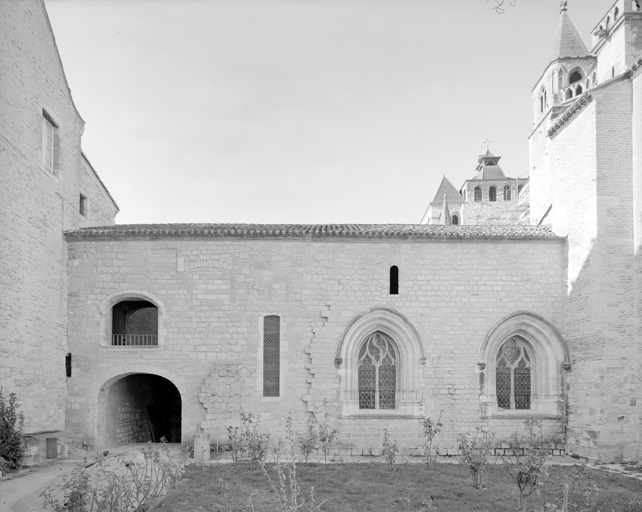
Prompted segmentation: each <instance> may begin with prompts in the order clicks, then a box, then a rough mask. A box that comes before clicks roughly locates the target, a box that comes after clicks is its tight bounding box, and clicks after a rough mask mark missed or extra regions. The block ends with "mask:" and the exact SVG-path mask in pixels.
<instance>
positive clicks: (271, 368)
mask: <svg viewBox="0 0 642 512" xmlns="http://www.w3.org/2000/svg"><path fill="white" fill-rule="evenodd" d="M280 374H281V319H280V318H279V317H278V316H266V317H264V318H263V396H280V391H281V390H280Z"/></svg>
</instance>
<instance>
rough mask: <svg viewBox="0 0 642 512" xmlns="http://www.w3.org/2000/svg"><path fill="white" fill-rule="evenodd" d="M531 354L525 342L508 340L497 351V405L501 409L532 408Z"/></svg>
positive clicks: (513, 339)
mask: <svg viewBox="0 0 642 512" xmlns="http://www.w3.org/2000/svg"><path fill="white" fill-rule="evenodd" d="M532 366H533V365H532V361H531V356H530V355H529V353H528V350H527V349H526V346H525V344H524V343H523V342H522V341H521V340H518V339H516V338H511V339H510V340H508V341H507V342H506V343H504V345H503V346H502V348H501V349H500V350H499V352H498V353H497V368H496V373H495V376H496V384H495V390H496V394H497V406H498V407H499V408H500V409H530V408H531V368H532Z"/></svg>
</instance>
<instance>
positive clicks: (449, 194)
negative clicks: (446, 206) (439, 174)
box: [431, 176, 464, 204]
mask: <svg viewBox="0 0 642 512" xmlns="http://www.w3.org/2000/svg"><path fill="white" fill-rule="evenodd" d="M444 196H445V197H446V198H447V199H448V202H449V203H453V204H457V203H463V202H464V198H463V197H462V195H461V194H460V193H459V192H458V191H457V189H456V188H455V187H454V186H453V184H452V183H450V181H448V178H446V176H444V177H443V178H442V180H441V185H439V189H438V190H437V193H436V194H435V198H434V199H433V200H432V202H431V204H439V203H441V201H442V199H443V198H444Z"/></svg>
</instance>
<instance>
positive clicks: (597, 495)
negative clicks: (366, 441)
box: [157, 463, 642, 512]
mask: <svg viewBox="0 0 642 512" xmlns="http://www.w3.org/2000/svg"><path fill="white" fill-rule="evenodd" d="M395 469H396V471H394V472H392V471H389V470H388V469H387V466H386V465H384V464H382V463H376V464H375V463H362V464H328V465H327V466H324V465H323V464H309V465H304V464H299V465H297V468H296V471H297V479H298V482H299V485H300V488H301V493H302V497H303V498H304V499H305V500H306V504H305V505H303V506H302V507H300V508H299V509H298V510H299V511H301V512H308V511H309V510H310V508H309V503H310V488H311V487H312V486H313V487H314V502H315V508H314V510H316V507H318V506H319V505H320V504H321V503H322V502H323V503H322V504H321V507H320V510H321V511H325V512H347V511H355V512H357V511H358V512H365V511H377V512H381V511H388V510H390V511H405V510H408V511H413V512H417V511H423V510H441V511H453V512H468V511H471V512H473V511H474V512H483V511H488V512H501V511H507V512H514V511H515V510H516V509H517V507H518V503H519V498H518V494H517V492H518V491H517V487H516V486H515V484H513V483H512V481H511V480H510V478H509V477H508V475H507V474H506V473H505V471H504V470H502V468H501V467H499V466H489V467H488V470H487V472H486V474H485V476H484V488H483V489H481V490H475V489H473V487H472V484H471V480H470V477H469V474H468V470H467V468H465V467H464V466H461V465H458V464H437V465H436V466H435V467H434V468H432V469H426V468H425V466H423V465H420V464H399V465H396V466H395ZM268 470H269V472H270V474H271V476H272V479H273V481H274V482H275V483H276V485H278V479H277V477H276V476H275V471H274V466H273V465H268ZM547 472H548V475H547V476H546V477H545V480H546V484H545V485H544V486H543V487H542V489H543V490H544V491H545V492H546V501H547V502H548V503H555V504H557V505H558V506H559V505H561V501H562V486H563V484H564V483H568V484H569V488H570V500H569V502H570V505H569V510H570V511H582V512H585V511H586V512H588V511H595V512H597V511H600V512H613V511H615V512H634V511H635V512H642V481H640V480H638V479H634V478H629V477H626V476H622V475H614V474H611V473H606V472H603V471H598V470H594V469H590V468H582V467H580V466H551V467H548V470H547ZM286 474H287V473H286ZM275 496H276V495H275V493H274V491H273V490H271V488H270V483H269V481H268V480H267V478H266V476H265V474H264V473H263V472H262V471H261V470H260V469H252V468H251V467H250V466H249V465H247V464H243V465H238V466H235V465H233V464H218V465H216V464H215V465H211V466H206V467H199V466H196V465H192V466H189V467H188V468H187V471H186V473H185V476H184V478H183V480H182V482H181V483H180V485H179V487H178V488H177V489H176V490H175V491H173V492H172V493H171V494H170V495H168V496H167V497H166V498H165V499H164V500H163V503H162V504H161V505H160V506H159V508H158V509H157V510H162V511H165V512H173V511H189V512H197V511H212V512H241V511H243V512H245V511H248V512H251V511H255V512H272V511H280V510H281V509H280V508H279V505H278V501H277V500H276V498H275ZM248 498H251V505H250V502H248ZM324 500H327V501H325V502H324ZM543 503H544V501H543V496H542V494H541V493H540V494H539V495H536V494H533V495H532V496H531V497H530V499H529V503H528V510H529V511H542V510H543ZM551 510H556V509H551Z"/></svg>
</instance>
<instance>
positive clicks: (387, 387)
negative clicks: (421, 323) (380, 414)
mask: <svg viewBox="0 0 642 512" xmlns="http://www.w3.org/2000/svg"><path fill="white" fill-rule="evenodd" d="M358 379H359V408H360V409H394V408H395V407H396V399H397V350H396V347H395V344H394V342H393V341H392V339H390V338H389V337H388V336H386V335H385V334H383V333H382V332H378V331H377V332H375V333H374V334H371V335H370V336H368V338H366V340H365V341H364V342H363V345H362V346H361V350H360V351H359V371H358Z"/></svg>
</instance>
